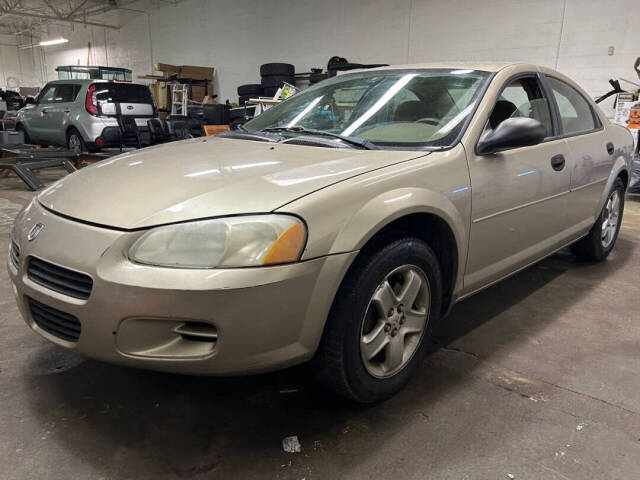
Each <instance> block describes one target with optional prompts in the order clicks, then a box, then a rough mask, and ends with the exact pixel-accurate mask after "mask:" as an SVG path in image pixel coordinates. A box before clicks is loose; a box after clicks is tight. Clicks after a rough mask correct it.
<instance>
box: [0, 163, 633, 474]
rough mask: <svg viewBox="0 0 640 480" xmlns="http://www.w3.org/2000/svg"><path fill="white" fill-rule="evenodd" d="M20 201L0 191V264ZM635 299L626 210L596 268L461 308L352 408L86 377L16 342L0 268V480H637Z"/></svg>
mask: <svg viewBox="0 0 640 480" xmlns="http://www.w3.org/2000/svg"><path fill="white" fill-rule="evenodd" d="M56 175H57V174H55V173H54V174H52V173H48V174H47V176H48V177H50V178H55V176H56ZM31 195H32V194H31V193H29V192H27V191H26V190H25V189H24V188H23V185H22V184H21V183H20V182H18V181H17V180H15V181H14V180H13V179H3V180H2V184H1V185H0V242H1V244H2V253H3V255H6V250H5V249H6V245H7V243H8V237H9V232H10V226H11V219H12V217H13V216H14V215H15V214H16V212H17V211H18V209H19V208H20V207H21V205H22V204H23V203H24V202H26V201H27V200H28V199H29V198H30V197H31ZM639 282H640V203H637V202H633V201H631V200H628V201H627V206H626V209H625V217H624V223H623V225H622V229H621V235H620V238H619V240H618V244H617V246H616V248H615V250H614V251H613V253H612V254H611V256H610V257H609V259H608V261H607V262H605V263H602V264H591V263H580V262H578V261H576V260H575V259H574V257H573V256H571V254H570V253H567V252H562V253H560V254H557V255H555V256H553V257H551V258H549V259H547V260H545V261H543V262H541V263H540V264H538V265H536V266H534V267H532V268H529V269H528V270H526V271H524V272H522V273H520V274H518V275H517V276H515V277H513V278H511V279H509V280H507V281H505V282H502V283H501V284H499V285H496V286H494V287H492V288H490V289H488V290H486V291H484V292H482V293H480V294H478V295H476V296H475V297H473V298H471V299H469V300H467V301H466V302H463V303H461V304H459V305H457V306H456V307H455V309H454V311H453V313H452V314H451V315H450V316H449V317H448V318H447V320H446V322H444V325H443V326H442V327H441V328H440V329H439V331H438V332H437V339H438V341H437V344H436V345H434V348H433V353H432V354H431V355H430V356H429V357H428V358H427V359H426V360H425V362H424V364H423V366H422V368H421V371H420V372H419V375H418V376H417V377H416V378H414V380H413V381H412V382H411V383H410V384H409V386H408V388H406V389H405V390H404V391H402V392H401V393H400V394H399V395H397V396H396V397H395V398H393V399H391V400H389V401H387V402H384V403H382V404H379V405H375V406H368V407H363V406H359V405H353V404H350V403H347V402H345V401H343V400H341V399H339V398H336V397H333V396H332V395H330V394H328V393H326V392H324V391H322V390H321V389H319V388H318V387H317V386H315V385H314V384H313V382H312V381H311V380H310V379H309V376H308V372H307V370H306V369H305V368H304V367H299V368H296V369H292V370H289V371H287V372H283V373H278V374H271V375H263V376H258V377H245V378H235V379H215V378H194V377H185V376H176V375H168V374H159V373H153V372H147V371H138V370H133V369H126V368H121V367H115V366H111V365H106V364H102V363H98V362H95V361H91V360H85V359H83V358H80V357H78V356H76V355H74V354H72V353H70V352H68V351H66V350H64V349H62V348H58V347H56V346H54V345H52V344H50V343H48V342H47V341H45V340H44V339H42V338H40V337H39V336H38V335H36V334H34V333H33V332H31V331H30V330H29V329H28V328H27V327H26V326H25V325H24V323H23V322H22V320H21V319H20V317H19V315H18V311H17V309H16V307H15V305H14V302H13V298H12V294H11V286H10V284H9V282H8V281H7V278H6V271H5V268H1V269H0V407H1V408H0V479H3V480H4V479H35V478H38V479H65V480H67V479H74V480H81V479H129V478H136V479H154V480H157V479H170V478H190V479H201V478H234V479H235V478H239V479H240V478H283V479H284V478H287V479H289V478H291V479H298V480H300V479H303V478H304V479H307V480H309V479H329V478H330V479H340V478H356V479H360V478H362V479H368V478H394V479H418V478H420V479H423V478H432V479H439V480H442V479H458V480H460V479H474V480H475V479H505V478H515V479H517V480H520V479H579V480H586V479H598V480H602V479H630V478H639V476H640V473H639V472H640V380H639V376H638V372H640V348H639V345H640V309H639V308H638V306H639V302H640V298H639V297H640V295H639V294H640V287H639ZM289 435H297V436H298V437H299V439H300V442H301V443H302V452H301V453H299V454H289V453H285V452H283V450H282V447H281V441H282V439H283V438H284V437H286V436H289ZM510 475H512V476H513V477H511V476H510Z"/></svg>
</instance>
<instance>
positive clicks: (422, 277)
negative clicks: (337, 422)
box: [312, 238, 442, 403]
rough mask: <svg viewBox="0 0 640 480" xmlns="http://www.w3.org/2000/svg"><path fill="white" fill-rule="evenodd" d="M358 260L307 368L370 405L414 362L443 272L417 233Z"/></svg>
mask: <svg viewBox="0 0 640 480" xmlns="http://www.w3.org/2000/svg"><path fill="white" fill-rule="evenodd" d="M356 262H357V263H356V264H355V265H354V267H353V268H352V269H351V271H350V272H349V274H348V275H347V277H346V278H345V280H344V282H343V283H342V285H341V287H340V290H339V291H338V294H337V296H336V300H335V302H334V305H333V307H332V309H331V313H330V314H329V318H328V319H327V325H326V327H325V332H324V335H323V337H322V341H321V342H320V346H319V347H318V352H317V354H316V356H315V357H314V360H313V363H312V365H313V367H314V369H315V372H316V374H317V376H318V378H319V380H320V381H321V382H322V383H323V384H324V385H325V386H327V387H328V388H330V389H332V390H334V391H335V392H337V393H339V394H341V395H343V396H346V397H348V398H351V399H353V400H356V401H358V402H363V403H369V402H377V401H380V400H384V399H385V398H388V397H390V396H392V395H393V394H394V393H396V392H397V391H398V390H400V389H401V388H402V387H403V386H404V385H405V384H406V383H407V382H408V381H409V378H410V377H411V375H412V374H413V373H414V372H415V371H416V369H417V368H418V367H419V365H420V362H421V361H422V358H423V357H424V354H425V351H426V349H427V347H428V342H429V339H430V337H431V332H432V329H433V326H434V324H435V323H436V321H437V320H438V318H439V316H440V306H441V298H442V276H441V273H440V267H439V263H438V259H437V258H436V256H435V254H434V253H433V250H431V248H430V247H429V245H427V244H426V243H425V242H423V241H422V240H419V239H417V238H404V239H401V240H396V241H394V242H392V243H390V244H389V245H386V246H384V247H383V248H381V249H380V250H378V251H377V252H375V253H374V254H373V255H370V256H367V257H366V258H364V259H359V260H356Z"/></svg>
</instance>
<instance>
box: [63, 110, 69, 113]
mask: <svg viewBox="0 0 640 480" xmlns="http://www.w3.org/2000/svg"><path fill="white" fill-rule="evenodd" d="M63 112H64V113H70V112H71V110H63Z"/></svg>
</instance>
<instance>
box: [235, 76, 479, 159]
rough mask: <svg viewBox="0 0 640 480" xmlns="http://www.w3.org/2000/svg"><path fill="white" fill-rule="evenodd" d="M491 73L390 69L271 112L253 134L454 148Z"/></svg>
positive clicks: (250, 127) (337, 81)
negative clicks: (319, 134)
mask: <svg viewBox="0 0 640 480" xmlns="http://www.w3.org/2000/svg"><path fill="white" fill-rule="evenodd" d="M488 78H489V73H488V72H483V71H477V70H450V69H447V70H445V69H432V70H413V71H410V70H404V71H397V70H395V71H394V70H390V71H372V72H365V73H358V74H347V75H341V76H338V77H335V78H333V79H331V80H327V81H324V82H322V83H319V84H318V85H315V86H312V87H311V88H309V89H307V90H305V91H303V92H301V93H298V94H296V95H295V96H294V97H291V98H290V99H288V100H286V101H285V102H283V103H281V104H280V105H277V106H275V107H272V108H270V109H269V110H267V111H265V112H264V113H262V114H261V115H259V116H257V117H256V118H254V119H253V120H251V121H250V122H248V123H247V124H245V128H246V130H247V131H248V132H249V133H258V132H260V131H262V130H265V129H273V128H279V129H281V130H285V129H286V130H287V131H288V133H289V134H290V133H296V131H297V133H296V134H297V135H300V134H306V133H305V132H304V130H305V129H307V130H316V131H317V130H322V131H325V132H330V133H332V134H336V135H341V136H344V137H355V138H360V139H363V140H368V141H369V142H371V143H374V144H376V145H388V146H405V147H406V146H409V147H410V146H434V147H447V146H451V145H452V144H453V143H454V142H455V141H456V139H457V138H458V136H459V135H460V133H461V132H462V130H463V129H464V127H465V125H466V123H467V122H466V121H467V119H468V118H469V117H470V115H471V114H472V113H473V109H474V107H475V105H476V101H477V100H478V98H479V96H480V92H481V91H482V87H483V86H484V84H485V83H486V81H487V79H488Z"/></svg>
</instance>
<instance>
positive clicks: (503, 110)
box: [489, 100, 517, 130]
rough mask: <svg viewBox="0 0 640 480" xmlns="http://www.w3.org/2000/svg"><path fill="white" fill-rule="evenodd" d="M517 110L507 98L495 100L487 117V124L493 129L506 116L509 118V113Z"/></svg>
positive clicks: (511, 113)
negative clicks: (494, 104)
mask: <svg viewBox="0 0 640 480" xmlns="http://www.w3.org/2000/svg"><path fill="white" fill-rule="evenodd" d="M516 110H517V107H516V106H515V105H514V104H513V103H511V102H510V101H508V100H498V101H497V102H496V106H495V107H493V112H491V116H490V117H489V126H490V127H491V129H492V130H495V129H496V127H497V126H498V125H500V124H501V123H502V122H503V121H505V120H506V119H507V118H510V117H511V115H513V113H514V112H515V111H516Z"/></svg>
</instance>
